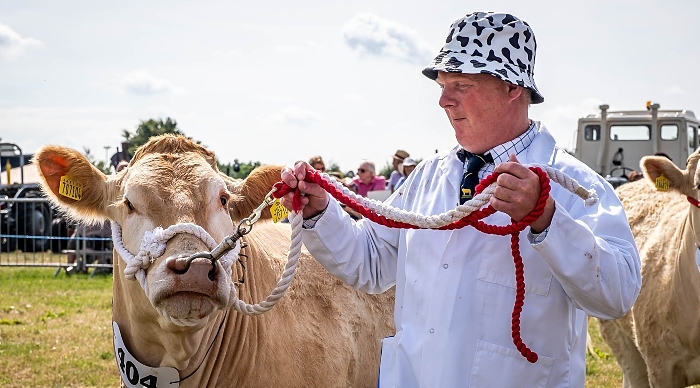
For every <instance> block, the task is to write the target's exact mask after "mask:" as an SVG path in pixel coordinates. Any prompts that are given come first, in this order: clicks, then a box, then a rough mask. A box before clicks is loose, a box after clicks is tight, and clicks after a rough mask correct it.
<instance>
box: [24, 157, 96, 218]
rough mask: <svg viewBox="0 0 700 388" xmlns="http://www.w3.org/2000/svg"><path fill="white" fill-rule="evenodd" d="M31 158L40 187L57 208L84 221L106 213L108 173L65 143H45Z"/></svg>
mask: <svg viewBox="0 0 700 388" xmlns="http://www.w3.org/2000/svg"><path fill="white" fill-rule="evenodd" d="M33 161H34V165H35V166H36V169H37V171H38V173H39V177H40V178H41V182H40V183H41V188H42V191H43V192H44V194H45V195H46V196H47V198H49V199H50V200H51V202H52V203H54V204H55V205H56V206H57V207H58V208H59V209H61V210H62V211H65V212H67V213H68V214H69V215H71V216H72V217H74V218H76V219H80V220H85V221H95V220H99V219H104V218H106V217H107V213H106V211H105V206H104V204H105V192H106V186H107V184H106V182H107V176H106V175H105V174H103V173H102V171H100V170H98V169H97V168H96V167H95V166H93V165H92V163H90V161H89V160H88V159H87V158H86V157H85V156H83V155H82V154H81V153H79V152H78V151H76V150H73V149H70V148H66V147H60V146H44V147H42V148H41V149H39V151H37V153H36V154H34V160H33Z"/></svg>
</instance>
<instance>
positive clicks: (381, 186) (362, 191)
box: [352, 175, 386, 197]
mask: <svg viewBox="0 0 700 388" xmlns="http://www.w3.org/2000/svg"><path fill="white" fill-rule="evenodd" d="M352 183H354V184H355V186H357V194H359V195H361V196H363V197H366V196H367V193H368V192H370V191H375V190H385V189H386V178H384V176H383V175H378V176H375V177H374V178H372V180H371V181H370V182H369V184H364V183H362V181H361V180H360V178H358V177H355V179H353V180H352Z"/></svg>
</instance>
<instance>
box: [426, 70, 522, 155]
mask: <svg viewBox="0 0 700 388" xmlns="http://www.w3.org/2000/svg"><path fill="white" fill-rule="evenodd" d="M436 81H437V83H438V84H439V85H440V88H441V89H442V93H441V95H440V100H439V103H440V107H442V108H443V109H444V110H445V113H447V117H448V118H449V119H450V123H451V124H452V127H453V128H454V130H455V136H456V137H457V142H458V143H459V144H460V145H461V146H462V147H464V148H466V149H467V150H468V151H471V152H476V153H482V152H486V151H487V150H489V149H490V148H493V147H495V146H497V145H499V144H501V143H504V142H506V141H508V140H511V139H513V138H514V137H515V136H512V134H510V133H508V131H509V128H504V125H502V123H503V119H504V117H507V116H509V113H510V112H508V111H507V109H508V106H509V105H508V101H509V94H508V90H509V85H508V84H507V83H506V82H505V81H502V80H500V79H498V78H496V77H494V76H491V75H489V74H461V73H446V72H442V71H440V72H438V77H437V80H436ZM516 136H517V135H516Z"/></svg>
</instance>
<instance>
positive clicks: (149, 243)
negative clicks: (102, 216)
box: [112, 221, 241, 295]
mask: <svg viewBox="0 0 700 388" xmlns="http://www.w3.org/2000/svg"><path fill="white" fill-rule="evenodd" d="M179 233H187V234H191V235H193V236H195V237H197V238H198V239H200V240H201V241H202V242H204V244H205V245H206V246H207V249H209V250H213V249H214V248H216V247H217V243H216V241H215V240H214V238H213V237H212V236H210V235H209V233H207V231H206V230H204V228H202V227H201V226H199V225H196V224H193V223H179V224H175V225H171V226H169V227H168V228H167V229H163V228H161V227H160V226H159V227H157V228H155V229H153V231H147V232H146V233H144V235H143V239H142V240H141V246H140V248H139V252H138V253H137V254H136V255H134V254H132V253H131V252H129V250H128V249H126V247H125V246H124V242H123V240H122V229H121V226H120V225H119V224H118V223H116V222H114V221H112V241H113V243H114V249H116V251H117V253H118V254H119V256H121V258H122V259H123V260H124V262H126V268H124V277H126V278H127V279H129V280H138V281H139V284H141V288H143V290H144V291H145V292H146V295H148V282H146V270H147V269H148V267H149V266H150V265H151V264H153V263H155V261H156V259H157V258H159V257H160V256H162V255H163V254H164V253H165V247H166V244H167V242H168V240H170V239H171V238H173V237H175V235H177V234H179ZM240 249H241V248H240V244H238V243H237V242H236V243H235V245H234V246H233V247H232V249H231V250H229V251H228V252H226V253H224V254H223V255H222V256H221V257H220V259H219V260H220V264H221V267H222V268H223V269H224V270H225V271H226V274H227V275H228V278H229V282H230V286H231V289H232V290H233V291H232V293H233V294H235V287H234V283H233V280H232V278H231V267H232V266H233V262H234V260H235V258H236V257H237V256H238V253H239V252H240ZM208 259H209V260H211V262H212V266H213V269H212V270H213V271H215V270H216V260H217V258H216V257H208ZM189 261H191V260H189ZM188 264H189V262H188Z"/></svg>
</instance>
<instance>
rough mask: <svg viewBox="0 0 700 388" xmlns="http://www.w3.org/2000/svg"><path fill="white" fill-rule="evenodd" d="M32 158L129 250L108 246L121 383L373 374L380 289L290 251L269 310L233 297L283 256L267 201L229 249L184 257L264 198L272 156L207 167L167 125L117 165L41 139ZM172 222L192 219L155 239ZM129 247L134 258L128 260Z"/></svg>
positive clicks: (383, 305)
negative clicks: (293, 257)
mask: <svg viewBox="0 0 700 388" xmlns="http://www.w3.org/2000/svg"><path fill="white" fill-rule="evenodd" d="M34 163H35V165H36V166H37V168H38V170H39V172H40V175H41V177H42V180H43V182H42V185H43V188H44V190H45V191H46V193H47V195H48V196H49V197H50V198H51V200H52V202H53V203H55V204H56V205H57V206H59V207H60V208H61V209H62V210H64V211H66V212H68V213H69V214H70V215H71V216H73V217H74V218H77V219H80V220H82V221H93V222H96V221H102V220H105V219H108V220H110V221H111V223H112V225H113V233H115V236H116V238H115V246H123V247H124V249H125V251H123V252H122V253H124V252H127V253H125V254H124V255H117V253H118V250H119V249H118V247H117V248H115V257H117V258H118V259H117V260H115V263H114V265H115V267H114V290H113V291H114V302H113V311H112V316H113V321H114V322H113V327H114V330H115V355H116V359H117V365H118V366H119V369H120V372H121V374H122V382H123V383H124V384H125V385H127V386H134V385H137V384H141V385H143V386H147V387H155V386H158V387H161V386H169V387H170V386H177V385H179V386H182V387H185V386H186V387H213V386H223V387H324V388H325V387H374V386H376V384H377V373H378V366H379V355H380V354H379V353H380V340H381V338H383V337H384V336H387V335H391V334H393V332H394V328H393V323H392V310H393V294H392V293H387V294H383V295H374V296H373V295H366V294H363V293H360V292H358V291H355V290H353V289H351V288H348V287H347V286H345V285H343V284H342V283H341V282H340V281H339V280H336V279H335V278H333V277H331V275H329V274H328V273H327V272H326V271H325V270H324V269H323V268H322V267H321V266H320V265H319V264H317V262H316V261H315V260H314V259H313V258H311V257H310V256H309V255H308V253H307V252H306V251H305V250H302V255H301V258H300V260H299V263H300V264H299V267H298V269H297V275H296V277H295V279H294V281H293V283H292V285H291V287H290V288H289V289H288V290H287V293H286V295H284V297H283V298H282V299H281V300H280V301H279V303H278V304H277V305H276V306H275V307H274V308H272V310H270V311H268V312H266V313H264V314H262V315H258V316H249V315H244V314H241V313H240V312H238V311H236V310H235V309H233V308H231V306H232V303H233V298H234V295H235V294H234V289H235V291H237V295H238V298H240V300H241V301H245V302H247V303H250V304H253V303H257V302H260V301H262V300H264V299H265V298H266V297H267V296H268V295H269V294H270V293H271V292H272V290H273V289H274V288H275V286H276V284H277V281H278V279H279V278H280V276H281V274H282V270H283V269H284V266H285V263H286V261H287V254H288V251H289V248H290V236H291V228H290V225H289V224H274V223H273V222H271V221H270V220H269V218H270V214H269V211H265V213H264V216H263V218H267V219H264V220H261V221H259V222H257V223H256V224H254V226H253V229H252V231H251V232H250V233H249V234H247V235H245V236H244V237H243V238H242V240H243V241H244V242H245V243H246V244H247V247H243V248H240V247H237V248H236V250H234V251H233V254H234V256H235V257H234V259H233V260H229V261H228V262H227V261H226V260H223V259H222V260H217V261H215V264H214V265H215V267H216V268H215V271H213V270H212V269H213V264H212V261H210V260H209V259H206V258H199V259H196V260H194V261H192V262H191V265H190V266H189V269H186V266H185V261H186V258H187V257H189V256H190V255H192V254H193V253H196V252H203V251H209V250H210V248H209V247H208V245H207V243H205V240H207V239H208V238H209V236H210V237H211V238H213V240H214V241H216V243H218V242H220V241H222V240H223V239H224V238H225V237H227V236H229V235H231V234H232V233H233V232H234V222H237V221H238V220H240V219H241V218H243V217H247V216H249V215H250V214H251V212H252V211H253V209H254V208H256V207H257V206H258V205H260V204H261V203H262V201H263V198H264V196H265V194H267V193H268V192H269V191H270V189H271V188H272V185H273V184H274V183H275V182H277V181H278V180H279V177H280V167H261V168H259V169H257V170H255V171H254V172H253V173H252V174H251V175H250V176H249V177H248V178H247V179H246V180H245V181H234V180H231V179H228V178H227V177H225V176H224V175H223V174H220V173H219V172H218V169H217V167H216V163H215V155H214V154H213V153H211V152H209V151H207V150H206V149H204V148H202V147H201V146H199V145H197V144H195V143H194V142H192V141H190V140H187V139H186V138H184V137H178V136H171V135H165V136H162V137H157V138H153V139H151V140H150V141H149V142H148V143H147V144H145V145H144V146H143V147H141V148H140V149H139V150H138V151H137V152H136V155H135V156H134V158H133V159H132V160H131V162H130V164H129V166H128V168H126V169H125V170H123V171H122V172H120V173H118V174H116V175H111V176H105V175H104V174H103V173H101V172H100V171H98V170H97V169H96V168H95V167H93V166H92V165H91V164H90V162H89V161H88V160H87V159H86V158H85V157H83V156H82V155H81V154H80V153H79V152H77V151H75V150H71V149H68V148H64V147H58V146H45V147H43V148H42V149H41V150H39V151H38V152H37V153H36V154H35V159H34ZM173 225H175V226H182V225H185V226H187V227H188V228H192V229H193V230H195V232H192V233H190V232H186V233H177V234H175V235H174V236H172V238H170V239H169V240H167V244H165V243H162V244H161V245H163V246H162V247H161V249H160V251H159V250H158V249H157V247H156V248H154V247H153V246H154V245H157V242H158V238H156V237H154V236H160V237H162V236H163V231H164V230H165V231H168V230H170V228H171V227H172V226H173ZM193 225H195V226H196V227H195V226H193ZM159 227H160V228H159ZM161 228H162V229H161ZM197 228H199V229H197ZM119 232H121V241H122V243H123V245H120V244H121V243H119V241H117V240H119V238H120V237H119ZM238 249H240V251H238ZM143 252H147V254H144V253H143ZM236 252H238V253H239V254H236ZM130 254H133V255H134V256H133V257H132V256H130ZM122 256H126V257H129V258H130V259H129V260H125V258H124V257H122ZM239 257H240V262H238V259H239ZM134 258H138V259H139V260H141V261H136V262H137V263H143V266H136V267H134V265H133V264H132V262H133V259H134ZM130 279H134V280H130ZM239 279H242V280H243V282H242V283H239V282H238V280H239ZM171 383H172V384H171Z"/></svg>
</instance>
